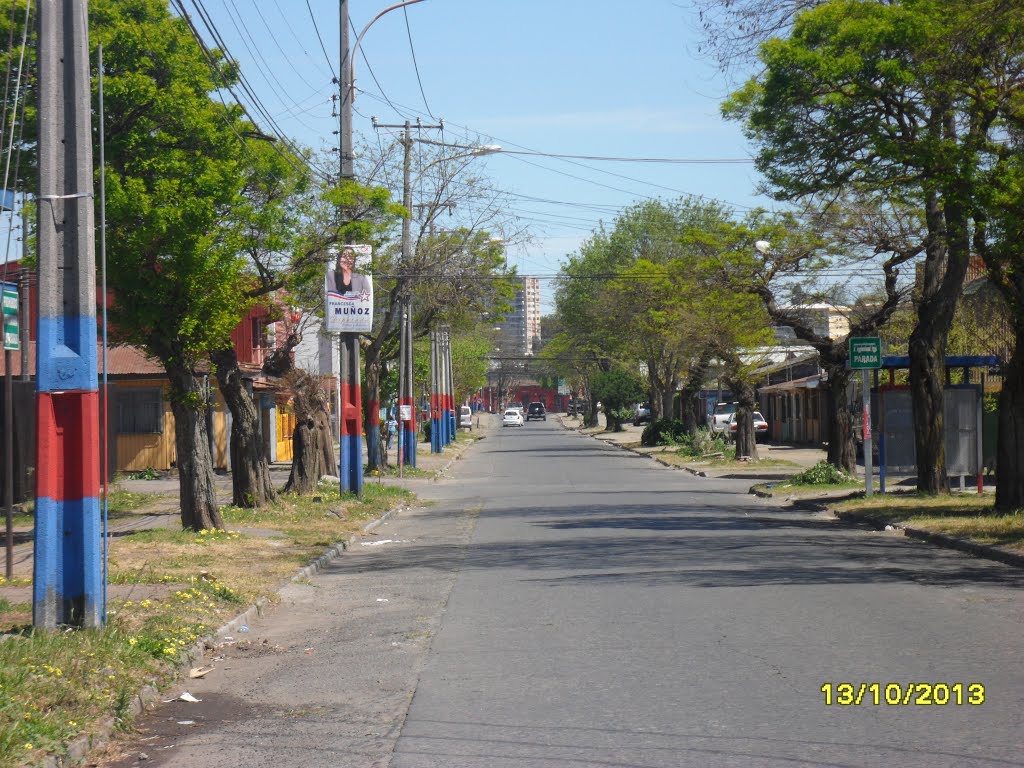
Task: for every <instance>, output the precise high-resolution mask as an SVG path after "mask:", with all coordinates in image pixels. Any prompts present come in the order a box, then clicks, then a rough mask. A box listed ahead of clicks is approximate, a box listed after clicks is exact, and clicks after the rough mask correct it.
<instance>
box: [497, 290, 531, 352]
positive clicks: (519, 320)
mask: <svg viewBox="0 0 1024 768" xmlns="http://www.w3.org/2000/svg"><path fill="white" fill-rule="evenodd" d="M498 327H499V328H500V329H501V335H502V339H503V341H504V342H505V343H506V344H508V345H510V346H511V347H512V348H511V349H510V350H509V351H510V352H514V353H515V354H518V355H532V354H534V353H535V352H536V351H537V349H538V348H539V345H540V279H539V278H536V277H521V278H518V279H517V280H516V294H515V296H514V297H513V299H512V308H511V310H510V311H509V312H508V313H507V314H506V315H505V319H504V321H503V322H502V323H501V324H500V325H499V326H498Z"/></svg>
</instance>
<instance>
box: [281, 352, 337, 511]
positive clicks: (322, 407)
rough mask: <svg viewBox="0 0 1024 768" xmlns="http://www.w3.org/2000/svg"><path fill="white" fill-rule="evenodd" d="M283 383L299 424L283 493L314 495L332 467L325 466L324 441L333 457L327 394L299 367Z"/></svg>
mask: <svg viewBox="0 0 1024 768" xmlns="http://www.w3.org/2000/svg"><path fill="white" fill-rule="evenodd" d="M284 380H285V382H286V383H287V384H288V386H289V387H290V388H291V391H292V396H293V402H294V404H295V421H296V424H295V431H294V432H292V469H291V473H290V474H289V475H288V482H287V484H286V485H285V487H284V490H285V492H293V493H303V494H305V493H312V492H313V491H314V490H316V487H317V485H318V484H319V482H320V478H321V477H323V475H324V474H325V473H326V472H327V468H328V466H331V465H325V464H324V459H325V455H326V454H325V448H324V441H325V439H326V442H327V443H328V450H330V453H331V454H333V450H332V449H331V448H330V442H331V441H330V429H329V424H328V421H327V393H326V392H325V391H324V388H323V385H322V384H321V383H320V380H319V379H318V378H317V377H316V376H313V375H312V374H310V373H308V372H306V371H303V370H300V369H297V368H296V369H292V370H291V371H289V372H288V373H287V374H286V375H285V377H284ZM325 436H326V438H325ZM332 464H333V461H332Z"/></svg>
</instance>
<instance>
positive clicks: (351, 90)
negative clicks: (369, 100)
mask: <svg viewBox="0 0 1024 768" xmlns="http://www.w3.org/2000/svg"><path fill="white" fill-rule="evenodd" d="M422 2H423V0H405V2H404V3H396V4H395V5H392V6H389V7H387V8H385V9H384V10H383V11H381V12H380V13H378V14H377V15H376V16H374V17H373V18H372V19H370V22H369V23H368V24H367V25H366V26H365V27H363V31H362V32H360V33H359V34H358V35H357V36H356V42H355V45H353V46H352V50H351V52H350V53H349V54H348V67H347V70H348V72H347V74H348V77H347V78H346V80H347V82H346V83H345V93H344V95H343V96H342V99H343V100H346V99H347V100H348V101H349V102H353V101H355V85H356V84H355V59H356V52H357V51H358V50H359V44H360V43H361V42H362V41H363V35H365V34H366V33H367V32H368V31H369V29H370V27H372V26H373V24H374V22H375V21H377V19H379V18H380V17H381V16H383V15H384V14H386V13H390V12H391V11H394V10H396V9H398V8H404V7H405V6H407V5H415V4H416V3H422Z"/></svg>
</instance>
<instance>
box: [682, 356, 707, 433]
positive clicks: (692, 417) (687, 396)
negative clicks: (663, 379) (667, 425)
mask: <svg viewBox="0 0 1024 768" xmlns="http://www.w3.org/2000/svg"><path fill="white" fill-rule="evenodd" d="M710 362H711V355H710V354H708V353H706V352H705V353H703V354H701V356H700V357H699V358H698V359H697V361H696V362H695V363H694V364H693V365H692V366H690V370H689V372H688V373H687V375H686V381H685V383H684V384H683V391H682V392H681V393H680V396H679V406H680V408H681V409H682V414H681V415H682V421H683V429H684V430H685V432H686V434H688V435H692V434H693V433H694V432H696V431H697V429H698V428H700V427H702V426H704V422H705V415H704V413H703V411H702V409H701V404H700V391H701V389H702V388H703V386H704V378H705V377H706V376H707V374H708V365H709V364H710Z"/></svg>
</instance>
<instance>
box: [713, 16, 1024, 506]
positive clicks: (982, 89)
mask: <svg viewBox="0 0 1024 768" xmlns="http://www.w3.org/2000/svg"><path fill="white" fill-rule="evenodd" d="M1020 14H1021V11H1020V9H1019V6H1018V5H1017V4H1011V3H995V4H991V5H990V4H985V5H984V6H981V5H976V4H964V3H959V2H951V1H949V0H904V2H900V3H893V4H886V3H877V2H864V1H861V0H832V2H826V3H823V4H821V5H819V6H818V7H816V8H813V9H812V10H809V11H806V12H804V13H801V14H799V15H798V16H797V17H796V19H795V21H794V23H793V26H792V32H791V35H790V36H789V38H788V39H778V38H777V39H771V40H768V41H767V42H766V43H764V45H763V46H762V47H761V60H762V63H763V65H764V72H763V74H761V75H759V76H758V77H755V78H753V79H752V80H751V81H750V82H749V83H748V84H747V85H746V86H745V87H744V88H742V89H741V90H740V91H738V92H737V93H736V94H734V96H733V97H732V98H731V99H730V100H729V101H728V102H727V103H726V105H725V114H726V115H727V116H729V117H733V118H736V119H740V120H742V121H743V124H744V127H745V130H746V131H747V133H748V135H749V136H750V137H751V139H753V140H754V141H755V142H756V143H757V145H758V155H757V165H758V168H759V169H760V170H761V171H762V173H764V175H765V177H766V179H767V180H768V183H769V185H770V188H771V191H772V192H773V193H774V194H775V195H776V196H777V197H779V198H780V199H789V200H794V199H799V198H803V197H807V196H810V195H821V194H843V193H845V192H848V191H850V190H858V191H866V192H868V193H882V192H884V193H885V194H887V195H889V196H891V197H892V198H894V199H897V200H899V201H900V202H901V203H902V204H905V205H911V206H913V207H916V208H917V209H919V210H920V211H921V217H922V220H923V222H924V225H925V235H924V238H923V240H922V241H921V243H920V244H919V245H920V247H921V252H922V254H923V258H922V264H921V276H920V280H919V284H918V291H917V296H916V298H917V302H916V306H917V322H916V324H915V328H914V331H913V332H912V334H911V338H910V344H909V349H910V358H911V369H910V382H911V389H912V390H913V398H912V402H913V407H914V425H915V443H916V454H917V460H918V488H919V490H921V491H925V492H930V493H939V492H944V491H945V490H946V489H947V477H946V471H945V456H944V439H943V434H944V432H943V396H942V388H943V373H944V357H945V352H946V336H947V334H948V332H949V329H950V327H951V325H952V320H953V315H954V311H955V308H956V304H957V298H958V296H959V293H960V291H961V288H962V284H963V280H964V277H965V275H966V272H967V266H968V262H969V259H970V254H971V249H972V243H974V242H977V241H978V240H979V239H983V238H982V237H981V235H982V234H983V229H984V227H983V225H982V226H981V227H980V228H979V224H982V221H983V219H984V210H983V207H984V206H983V201H984V198H985V196H986V195H987V190H988V189H989V188H990V184H991V180H990V179H989V178H987V169H989V168H990V166H991V164H992V163H993V162H994V161H996V159H997V158H998V157H999V155H1000V152H1001V151H1002V150H1001V148H1000V142H999V141H998V131H997V130H996V127H997V123H998V119H999V115H1000V114H1001V113H1002V112H1003V111H1005V110H1007V109H1008V108H1011V107H1012V104H1013V103H1014V102H1015V101H1016V100H1017V96H1016V94H1017V93H1018V92H1019V88H1018V87H1017V86H1018V85H1019V73H1018V72H1017V68H1018V65H1019V53H1018V52H1017V50H1016V48H1017V46H1019V43H1018V42H1017V40H1019V37H1020V36H1019V35H1018V34H1017V32H1016V26H1017V25H1018V24H1019V16H1020ZM993 19H999V23H994V22H993ZM1008 20H1009V21H1012V22H1014V23H1011V24H1006V23H1005V22H1006V21H1008ZM1007 65H1008V66H1007Z"/></svg>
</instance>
